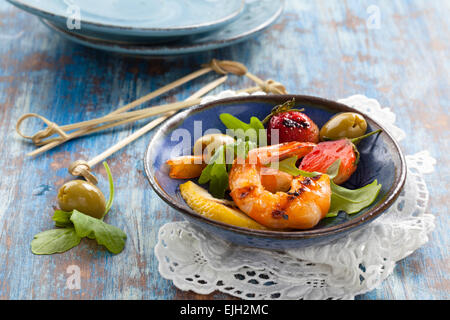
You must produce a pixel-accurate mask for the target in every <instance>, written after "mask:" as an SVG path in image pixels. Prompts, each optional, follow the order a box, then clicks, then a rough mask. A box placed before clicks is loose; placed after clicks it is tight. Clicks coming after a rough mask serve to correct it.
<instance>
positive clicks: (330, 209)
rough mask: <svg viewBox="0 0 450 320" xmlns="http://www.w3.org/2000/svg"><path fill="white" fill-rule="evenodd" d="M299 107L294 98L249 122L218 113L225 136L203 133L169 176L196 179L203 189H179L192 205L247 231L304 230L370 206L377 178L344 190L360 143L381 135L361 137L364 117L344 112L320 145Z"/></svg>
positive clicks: (194, 186)
mask: <svg viewBox="0 0 450 320" xmlns="http://www.w3.org/2000/svg"><path fill="white" fill-rule="evenodd" d="M294 107H295V101H294V100H292V101H287V102H286V103H284V104H282V105H279V106H276V107H275V108H273V109H272V111H271V113H270V114H269V115H267V116H266V117H265V118H264V119H263V120H262V121H261V120H260V119H258V118H257V117H254V116H253V117H251V118H250V122H249V123H246V122H244V121H241V120H239V119H238V118H236V117H235V116H233V115H231V114H228V113H223V114H220V115H219V118H220V120H221V121H222V123H223V124H224V125H225V127H226V128H227V129H228V130H227V132H226V133H227V135H224V134H217V135H206V136H204V137H202V138H200V139H198V140H197V141H196V143H195V146H194V153H193V155H186V156H181V157H177V158H174V159H169V160H167V165H168V166H169V176H170V177H171V178H174V179H197V178H198V180H197V182H198V184H196V183H195V182H194V181H192V180H190V181H188V182H186V183H183V184H181V185H180V192H181V195H182V197H183V198H184V200H185V201H186V203H187V204H188V205H189V207H190V208H191V209H193V210H194V211H196V212H197V213H199V214H201V215H203V216H206V217H208V218H211V219H214V220H218V221H221V222H225V223H228V224H231V225H235V226H240V227H244V228H250V229H270V230H306V229H311V228H314V227H315V226H316V225H317V224H318V223H319V222H320V221H321V220H322V219H324V218H333V217H336V216H337V215H338V214H339V213H340V212H345V213H346V214H349V215H351V214H355V213H357V212H360V211H361V210H363V209H364V208H367V207H368V206H370V205H371V204H372V203H373V202H374V201H375V200H376V198H377V196H378V193H379V191H380V189H381V185H380V184H379V183H378V182H377V180H374V181H373V182H372V183H370V184H368V185H366V186H363V187H361V188H359V189H354V190H351V189H347V188H345V187H344V186H341V184H343V183H344V182H345V181H347V180H348V179H349V178H350V177H351V176H352V175H353V173H354V172H355V171H356V169H357V167H358V162H359V152H358V149H357V148H356V146H355V145H356V144H357V143H358V142H359V141H361V140H362V139H365V138H367V137H369V136H371V135H374V134H376V133H378V132H380V131H381V130H377V131H374V132H371V133H369V134H365V135H364V133H365V132H366V130H367V123H366V121H365V119H364V118H363V117H362V116H360V115H359V114H356V113H343V114H339V115H337V116H335V117H333V118H332V119H330V121H328V122H327V123H326V124H325V125H324V127H323V128H322V130H321V131H320V132H322V133H323V136H322V138H323V139H325V140H327V141H322V142H319V128H318V127H317V125H316V124H315V123H314V122H313V120H312V119H310V118H309V117H308V116H307V115H306V113H305V112H304V110H303V109H300V110H299V109H294ZM264 124H266V126H264ZM271 130H278V133H279V137H280V143H278V144H277V143H275V141H272V140H273V139H272V136H271V134H270V131H271ZM274 132H275V131H274ZM275 133H276V132H275ZM267 142H269V144H267ZM271 142H272V143H271ZM205 151H208V152H205ZM200 185H205V186H207V188H208V191H207V190H206V189H204V188H202V187H201V186H200Z"/></svg>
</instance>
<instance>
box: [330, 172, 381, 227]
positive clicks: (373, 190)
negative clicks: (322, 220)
mask: <svg viewBox="0 0 450 320" xmlns="http://www.w3.org/2000/svg"><path fill="white" fill-rule="evenodd" d="M330 187H331V206H330V210H329V211H328V214H327V216H326V217H327V218H330V217H336V216H337V215H338V213H339V211H345V212H346V213H347V214H354V213H357V212H359V211H361V210H362V209H364V208H367V207H368V206H370V205H371V204H372V203H373V202H374V201H375V199H376V198H377V196H378V194H379V192H380V189H381V184H378V181H377V180H374V181H373V182H372V183H370V184H368V185H366V186H364V187H362V188H359V189H356V190H350V189H347V188H344V187H341V186H338V185H336V184H335V183H334V182H333V181H331V182H330Z"/></svg>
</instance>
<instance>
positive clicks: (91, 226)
mask: <svg viewBox="0 0 450 320" xmlns="http://www.w3.org/2000/svg"><path fill="white" fill-rule="evenodd" d="M70 221H72V223H73V225H74V227H75V232H76V234H77V235H78V236H79V237H81V238H83V237H88V238H90V239H95V240H96V241H97V243H98V244H100V245H104V246H105V247H106V248H107V249H108V250H109V251H110V252H112V253H114V254H117V253H120V252H122V250H123V248H124V247H125V240H126V239H127V235H126V234H125V233H124V232H123V231H122V230H120V229H119V228H117V227H114V226H112V225H109V224H107V223H105V222H103V221H102V220H99V219H96V218H93V217H90V216H88V215H85V214H83V213H81V212H79V211H77V210H73V213H72V216H71V217H70Z"/></svg>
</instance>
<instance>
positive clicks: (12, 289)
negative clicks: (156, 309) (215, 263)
mask: <svg viewBox="0 0 450 320" xmlns="http://www.w3.org/2000/svg"><path fill="white" fill-rule="evenodd" d="M373 10H375V11H376V10H379V13H380V16H379V18H380V20H379V22H380V24H379V26H378V28H376V27H377V26H376V25H373V24H371V22H374V23H376V22H377V21H376V20H375V21H373V20H371V19H370V16H371V14H373V13H374V12H375V11H373ZM449 12H450V2H449V1H446V0H442V1H427V0H422V1H421V0H403V1H401V0H398V1H392V0H383V1H376V0H375V1H374V0H364V1H360V0H358V1H357V0H346V1H338V0H322V1H303V0H301V1H300V0H296V1H294V0H292V1H288V2H287V7H286V11H285V13H284V15H283V17H282V18H281V19H280V20H279V21H278V23H277V24H276V25H275V26H273V28H271V29H270V30H268V31H267V32H265V33H264V34H262V35H261V36H259V37H257V38H255V39H252V40H249V41H246V42H245V43H242V44H239V45H235V46H232V47H230V48H226V49H222V50H216V51H213V52H208V53H204V54H197V55H191V56H186V57H178V58H171V59H167V60H165V59H156V60H139V59H134V58H130V57H121V56H118V55H111V54H107V53H104V52H100V51H95V50H91V49H88V48H84V47H82V46H79V45H76V44H73V43H70V42H68V41H66V40H63V39H62V38H60V37H59V36H57V35H55V34H53V33H51V32H50V31H49V30H48V29H46V28H45V27H44V26H43V25H42V24H41V23H40V22H39V21H38V19H36V18H35V17H33V16H31V15H29V14H27V13H24V12H21V11H19V10H17V9H16V8H14V7H12V6H11V5H10V4H8V3H6V2H4V1H2V2H0V135H1V137H2V138H1V139H0V176H1V178H0V261H1V263H0V298H1V299H186V298H194V299H214V298H220V299H227V298H231V297H229V296H227V295H225V294H221V293H215V294H211V295H208V296H201V295H197V294H194V293H192V292H182V291H179V290H177V289H176V288H175V287H174V286H173V285H172V283H171V282H170V281H167V280H165V279H163V278H162V277H161V276H160V275H159V274H158V264H157V260H156V258H155V256H154V254H153V248H154V246H155V244H156V241H157V233H158V230H159V228H160V227H161V226H162V225H163V224H164V223H166V222H168V221H173V220H178V219H180V217H179V216H178V215H177V214H176V213H175V212H174V211H173V210H171V209H169V207H168V206H167V205H165V204H164V203H163V202H162V201H161V200H159V199H158V197H157V196H156V194H155V193H154V192H153V191H152V190H151V189H150V187H149V185H148V182H147V180H146V177H145V175H144V172H143V162H142V158H143V155H144V150H145V148H146V145H147V143H148V140H149V138H150V136H151V133H150V134H147V135H146V136H145V137H143V138H141V139H140V140H138V141H137V142H135V143H134V144H133V145H130V146H128V147H127V148H125V149H124V150H123V151H121V152H119V153H117V154H115V155H114V156H113V157H112V158H110V159H109V163H110V166H111V167H112V171H113V173H114V175H115V182H116V185H117V188H116V193H117V198H116V201H115V204H114V207H113V208H114V210H112V212H111V213H110V217H109V219H110V221H112V222H114V224H115V225H117V226H119V227H121V228H122V229H124V230H125V231H126V233H127V234H128V241H127V245H126V249H125V251H124V252H123V253H121V254H119V255H117V256H112V255H110V254H109V253H108V252H107V251H105V250H103V249H101V248H99V247H98V246H97V245H96V244H95V243H94V242H92V241H82V244H81V245H80V246H79V247H77V248H75V249H73V250H71V251H69V252H67V253H65V254H62V255H53V256H34V255H33V254H32V253H31V252H30V241H31V240H32V238H33V235H34V234H36V233H38V232H41V231H43V230H47V229H50V228H52V221H51V219H50V218H51V213H52V210H51V207H52V205H53V204H54V203H55V196H56V190H57V188H58V187H59V186H60V185H61V184H62V183H63V182H64V181H65V180H67V179H68V178H69V176H68V174H67V169H66V168H67V166H68V164H69V163H70V162H72V161H74V160H77V159H80V158H84V159H88V158H90V157H92V156H94V155H96V154H97V153H99V152H101V151H103V150H104V149H105V146H107V145H109V144H112V143H113V142H116V141H118V140H119V139H121V138H123V137H125V136H126V135H127V134H129V133H130V132H132V131H133V130H134V129H135V128H137V127H138V126H135V127H133V126H127V127H125V128H121V129H117V130H111V131H110V132H108V133H107V134H105V135H100V134H98V135H95V136H90V137H89V138H82V139H78V140H75V141H72V142H69V143H67V144H65V145H63V146H60V147H58V148H56V149H55V150H53V151H51V152H48V153H46V154H45V155H43V156H40V157H37V158H35V159H29V158H26V157H25V156H24V155H25V153H27V152H28V151H31V150H32V149H33V148H34V147H33V146H32V145H30V144H28V143H27V142H24V141H23V140H22V139H21V138H20V137H18V135H17V134H16V133H15V130H14V126H15V122H16V120H17V119H18V118H19V116H20V115H22V114H23V113H27V112H36V113H39V114H42V115H44V116H46V117H48V118H49V119H51V120H53V121H55V122H56V123H60V124H64V123H71V122H74V121H80V120H85V119H90V118H92V117H94V116H99V115H104V114H106V113H107V112H109V111H110V110H112V109H113V108H115V107H116V106H119V105H123V104H125V103H127V102H129V101H131V100H133V99H135V98H138V97H140V96H142V95H144V94H146V93H147V92H150V91H153V90H155V89H157V88H159V87H161V86H162V85H164V84H166V83H168V82H170V81H173V80H175V79H177V78H179V77H180V76H182V75H185V74H187V73H189V72H191V71H193V70H196V69H197V68H198V66H199V65H200V64H201V63H204V62H207V61H209V60H210V59H211V58H219V59H231V60H237V61H241V62H243V63H244V64H245V65H246V66H248V68H249V69H250V70H251V71H252V72H253V73H255V74H257V75H259V76H261V77H262V78H266V79H267V78H273V79H276V80H278V81H280V82H282V83H283V84H285V85H286V87H287V89H288V91H289V92H291V93H303V94H310V95H317V96H323V97H326V98H331V99H339V98H344V97H347V96H350V95H352V94H356V93H361V94H365V95H367V96H369V97H373V98H376V99H378V101H380V102H381V104H382V105H383V106H386V107H390V108H392V109H393V110H394V111H395V113H396V114H397V116H398V125H399V126H400V127H401V128H403V129H404V130H405V131H406V133H407V135H408V138H407V139H406V140H405V141H403V142H402V144H401V145H402V148H403V149H404V151H405V153H406V154H412V153H416V152H418V151H421V150H424V149H427V150H429V151H430V152H431V154H432V155H433V156H434V157H435V158H436V159H437V160H438V163H437V167H436V172H435V173H434V174H432V175H429V176H428V177H427V181H428V183H429V184H428V186H429V190H430V194H431V197H430V207H429V211H430V212H432V213H433V214H434V215H435V216H436V229H435V231H434V232H433V234H432V235H431V237H430V241H429V243H428V244H426V245H425V246H424V247H422V248H421V249H419V250H417V251H416V252H414V253H413V254H412V255H410V256H409V257H407V258H405V259H404V260H402V261H401V262H399V263H398V265H397V267H396V268H395V272H394V274H393V275H392V276H391V277H389V278H388V279H387V280H386V281H385V282H384V283H383V284H382V286H381V287H379V288H377V289H376V290H374V291H372V292H370V293H367V294H364V295H361V296H359V297H358V299H448V298H449V297H450V296H449V292H450V284H449V265H450V261H449V254H448V249H449V218H448V206H449V200H448V197H449V193H448V190H449V189H450V183H449V180H450V174H449V166H450V155H449V154H450V152H449V151H450V148H449V147H450V143H449V138H450V137H449V132H450V126H449V110H450V103H449V90H450V88H449V84H450V82H449V74H450V63H449V62H450V61H449V53H450V51H449V50H450V38H449V37H450V32H449V31H450V29H449V23H450V20H449V19H448V16H449ZM368 21H369V26H372V28H369V27H368ZM373 27H375V28H373ZM213 78H215V76H213V75H209V76H205V77H204V78H203V79H201V80H199V81H195V82H193V83H191V84H189V85H186V86H184V87H183V88H182V89H179V90H175V91H174V92H172V93H171V94H170V95H165V96H164V97H162V98H161V99H159V100H158V101H160V102H168V101H175V100H176V99H184V98H186V97H188V96H189V94H191V93H192V92H194V91H195V90H196V89H198V88H200V87H201V86H202V84H204V83H206V81H208V80H211V79H213ZM249 84H250V82H249V81H248V80H246V79H241V78H238V77H231V78H230V80H229V82H228V84H227V86H225V87H223V88H227V87H229V88H243V87H244V86H247V85H249ZM40 127H41V124H40V123H38V121H32V122H29V128H28V130H29V132H35V131H36V130H38V128H40ZM99 172H101V173H104V172H103V170H102V168H100V167H99ZM100 187H101V188H104V189H107V184H106V182H105V180H103V181H101V182H100ZM70 265H77V266H79V267H80V270H81V289H79V290H70V289H68V288H67V287H66V280H67V277H68V276H69V274H68V273H67V268H68V266H70Z"/></svg>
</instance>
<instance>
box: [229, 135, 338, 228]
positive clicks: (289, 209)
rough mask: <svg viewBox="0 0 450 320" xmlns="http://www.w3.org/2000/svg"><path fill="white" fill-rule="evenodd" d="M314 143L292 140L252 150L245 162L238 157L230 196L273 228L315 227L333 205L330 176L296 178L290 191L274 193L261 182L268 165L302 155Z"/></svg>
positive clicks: (231, 181)
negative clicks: (331, 203)
mask: <svg viewBox="0 0 450 320" xmlns="http://www.w3.org/2000/svg"><path fill="white" fill-rule="evenodd" d="M313 146H314V144H310V143H300V142H289V143H285V144H281V145H274V146H269V147H264V148H259V149H253V150H251V151H250V152H249V156H248V157H247V159H246V160H244V161H243V160H242V159H236V160H235V161H234V163H233V166H232V168H231V171H230V175H229V185H230V190H231V192H230V195H231V197H232V198H233V200H234V202H235V203H236V205H237V206H238V207H239V209H241V210H242V211H243V212H244V213H246V214H247V215H248V216H250V217H251V218H253V219H254V220H256V221H257V222H259V223H260V224H262V225H264V226H266V227H269V228H271V229H310V228H312V227H314V226H316V225H317V224H318V223H319V221H320V220H321V219H323V218H324V217H325V216H326V214H327V213H328V210H329V208H330V202H331V190H330V178H329V176H328V175H326V174H322V175H318V176H316V177H312V178H307V177H303V176H298V177H293V179H292V182H291V184H290V189H289V190H288V192H283V191H278V192H276V193H272V192H270V191H269V190H267V189H265V188H264V186H263V184H262V182H261V180H262V179H261V174H262V171H264V170H265V169H264V168H266V167H265V166H264V165H265V164H268V163H270V162H273V161H277V160H282V159H283V158H286V157H292V156H299V157H302V156H304V155H306V154H307V153H309V152H310V151H311V150H312V148H313ZM255 159H256V161H255ZM239 160H240V161H239ZM252 160H253V161H252Z"/></svg>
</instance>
